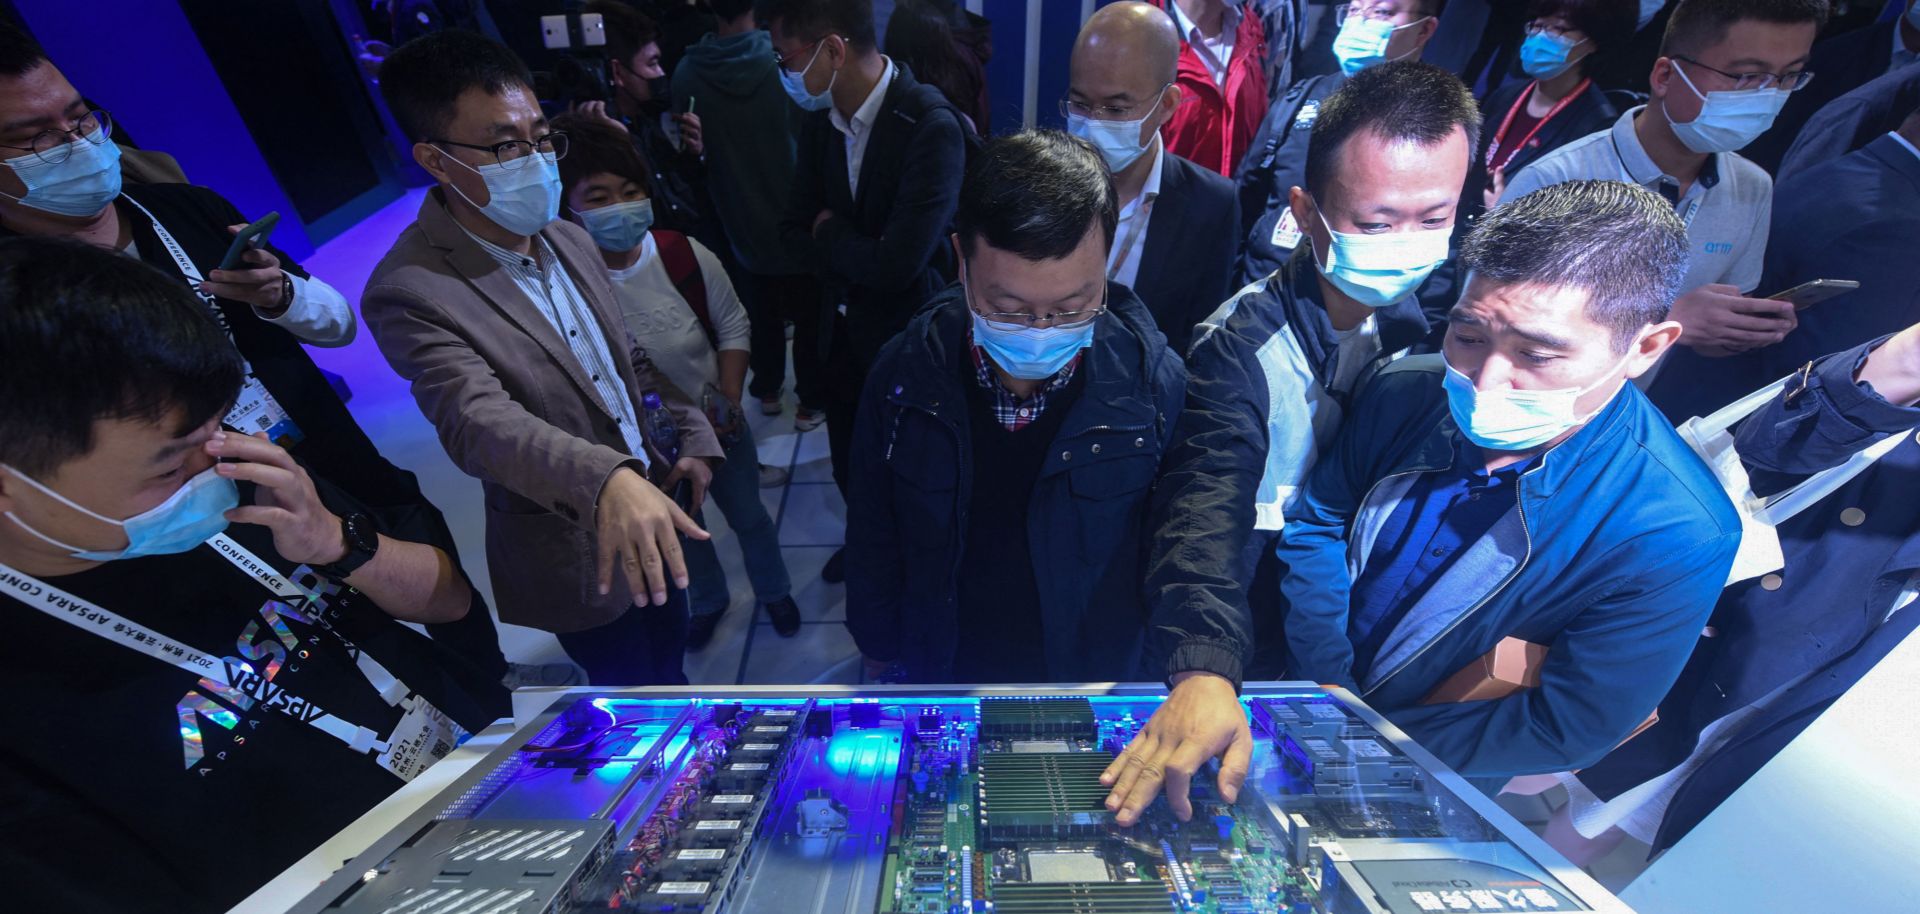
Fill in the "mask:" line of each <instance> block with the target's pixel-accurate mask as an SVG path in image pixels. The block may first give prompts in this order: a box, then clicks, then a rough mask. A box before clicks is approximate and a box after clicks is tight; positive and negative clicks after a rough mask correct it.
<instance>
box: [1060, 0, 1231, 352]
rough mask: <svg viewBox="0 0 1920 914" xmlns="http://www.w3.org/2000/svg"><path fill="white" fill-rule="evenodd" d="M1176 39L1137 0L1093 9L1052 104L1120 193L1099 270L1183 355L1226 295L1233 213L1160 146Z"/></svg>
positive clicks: (1171, 100) (1176, 103) (1218, 181)
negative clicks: (1061, 92)
mask: <svg viewBox="0 0 1920 914" xmlns="http://www.w3.org/2000/svg"><path fill="white" fill-rule="evenodd" d="M1179 55H1180V38H1179V35H1178V34H1176V33H1175V32H1174V29H1173V22H1172V20H1170V19H1168V18H1167V16H1166V14H1165V13H1162V12H1161V11H1159V10H1157V9H1154V8H1153V6H1152V5H1151V4H1146V3H1114V4H1110V5H1108V6H1104V7H1101V8H1100V11H1099V12H1097V13H1094V14H1093V17H1092V18H1090V19H1088V20H1087V24H1086V26H1085V27H1083V28H1082V29H1081V30H1080V38H1079V40H1078V41H1076V42H1075V43H1074V47H1073V59H1072V63H1071V64H1070V67H1069V70H1068V84H1067V97H1066V99H1065V100H1063V101H1062V102H1061V103H1060V108H1061V112H1062V113H1063V114H1065V115H1066V118H1067V132H1068V133H1071V134H1073V135H1074V136H1077V137H1080V138H1081V139H1084V140H1086V141H1087V142H1089V143H1092V144H1093V145H1094V147H1095V148H1097V149H1099V150H1100V157H1101V158H1102V159H1105V160H1106V163H1107V168H1108V169H1109V170H1111V171H1112V172H1113V183H1114V188H1115V190H1117V191H1118V192H1119V194H1120V223H1119V226H1118V227H1117V228H1116V229H1115V231H1114V243H1113V250H1112V252H1111V253H1109V254H1108V256H1107V277H1108V278H1110V279H1112V280H1113V281H1114V282H1117V283H1120V284H1122V285H1125V286H1129V287H1131V288H1132V289H1133V291H1134V293H1135V294H1137V295H1139V296H1140V300H1141V301H1143V302H1145V303H1146V306H1147V310H1148V311H1149V312H1151V313H1152V314H1153V319H1154V322H1155V323H1156V324H1158V325H1159V327H1160V332H1161V333H1163V334H1165V335H1166V337H1167V345H1168V346H1171V347H1172V348H1173V351H1174V354H1176V355H1179V356H1181V357H1182V358H1184V357H1185V356H1186V354H1187V344H1188V343H1189V342H1190V341H1191V340H1192V338H1193V327H1194V325H1195V324H1198V323H1199V322H1200V321H1202V320H1204V319H1205V318H1206V316H1207V315H1208V314H1210V313H1212V311H1213V309H1214V308H1216V307H1218V306H1219V305H1220V302H1221V301H1222V300H1223V299H1225V298H1226V296H1227V282H1228V281H1229V279H1230V278H1231V276H1232V271H1233V258H1234V252H1235V250H1236V249H1237V248H1238V247H1239V239H1240V234H1239V223H1240V217H1239V212H1238V210H1237V209H1236V208H1235V206H1234V198H1233V184H1232V183H1230V182H1229V181H1227V179H1225V178H1223V177H1221V176H1219V175H1218V174H1215V173H1213V172H1211V171H1208V170H1206V169H1204V168H1201V167H1200V166H1198V165H1195V164H1194V163H1192V162H1189V161H1187V160H1186V159H1183V158H1181V157H1179V156H1177V155H1174V154H1173V153H1172V152H1169V151H1168V150H1167V148H1166V145H1165V142H1164V141H1163V140H1162V139H1161V137H1160V126H1161V125H1162V124H1165V123H1166V122H1167V120H1168V119H1169V118H1171V117H1173V112H1174V110H1175V109H1177V108H1179V107H1180V102H1181V92H1180V87H1179V86H1177V85H1174V65H1175V62H1176V61H1177V60H1178V59H1179Z"/></svg>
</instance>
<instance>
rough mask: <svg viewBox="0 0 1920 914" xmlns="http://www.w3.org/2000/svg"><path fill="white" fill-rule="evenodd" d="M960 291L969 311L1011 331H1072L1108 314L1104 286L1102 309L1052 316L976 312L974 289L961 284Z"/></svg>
mask: <svg viewBox="0 0 1920 914" xmlns="http://www.w3.org/2000/svg"><path fill="white" fill-rule="evenodd" d="M960 289H961V292H962V294H964V295H965V296H966V298H967V310H969V311H972V312H973V313H975V314H978V315H980V317H981V319H983V320H985V321H986V322H987V323H989V324H997V325H999V326H1002V327H1006V328H1007V329H1010V330H1025V329H1028V328H1037V329H1045V328H1048V327H1059V328H1061V329H1071V328H1074V327H1084V326H1086V325H1087V324H1089V323H1091V322H1092V321H1093V320H1094V319H1095V318H1097V317H1099V316H1100V315H1102V314H1105V313H1107V292H1106V287H1105V285H1104V284H1102V286H1101V290H1100V307H1098V308H1081V309H1079V310H1077V311H1055V312H1054V313H1052V314H1042V315H1039V316H1035V315H1032V314H1028V313H1026V312H1025V311H979V310H976V309H975V308H974V307H973V287H972V286H969V285H967V284H966V283H961V285H960Z"/></svg>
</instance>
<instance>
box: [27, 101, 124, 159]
mask: <svg viewBox="0 0 1920 914" xmlns="http://www.w3.org/2000/svg"><path fill="white" fill-rule="evenodd" d="M112 136H113V118H112V117H109V116H108V115H107V112H106V111H105V110H103V109H100V108H95V109H93V110H92V111H89V112H87V113H85V114H82V115H80V116H79V117H78V118H75V119H74V121H73V126H72V127H68V128H67V129H65V130H62V129H59V128H57V127H56V128H50V129H47V130H43V131H41V132H40V133H39V134H38V135H37V136H35V137H34V138H33V139H32V140H29V141H28V142H27V145H25V146H10V145H7V144H4V143H0V149H17V150H19V151H21V152H25V153H30V154H32V155H33V156H34V157H35V158H38V159H39V160H40V161H42V162H45V163H47V164H48V165H58V164H60V163H61V162H65V161H66V160H67V159H69V158H72V156H73V150H74V146H73V144H74V143H75V142H76V141H79V140H86V141H87V142H89V143H92V144H93V145H95V146H103V145H105V144H106V143H107V141H108V140H109V139H111V138H112Z"/></svg>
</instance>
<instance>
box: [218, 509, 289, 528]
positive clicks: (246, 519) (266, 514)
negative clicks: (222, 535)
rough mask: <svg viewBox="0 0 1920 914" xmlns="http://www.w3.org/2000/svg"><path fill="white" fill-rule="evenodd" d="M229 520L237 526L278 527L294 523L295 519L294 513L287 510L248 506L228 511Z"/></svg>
mask: <svg viewBox="0 0 1920 914" xmlns="http://www.w3.org/2000/svg"><path fill="white" fill-rule="evenodd" d="M227 520H229V521H232V522H233V523H236V524H258V525H260V526H262V527H278V526H281V525H283V524H291V523H293V522H294V520H295V518H294V516H293V512H292V511H288V510H287V509H285V508H269V507H265V506H262V505H248V506H246V507H241V508H234V509H232V510H230V511H228V512H227Z"/></svg>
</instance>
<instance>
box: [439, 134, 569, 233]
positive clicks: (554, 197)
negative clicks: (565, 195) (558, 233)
mask: <svg viewBox="0 0 1920 914" xmlns="http://www.w3.org/2000/svg"><path fill="white" fill-rule="evenodd" d="M446 160H447V161H449V162H454V163H456V164H458V165H459V166H460V167H461V168H465V169H466V170H468V171H471V172H473V173H474V174H477V175H479V176H480V180H482V181H485V182H486V183H487V205H486V206H481V205H480V204H478V203H473V198H472V197H469V196H467V195H466V194H464V193H461V191H460V188H458V187H454V185H453V184H452V183H451V182H449V183H448V185H447V186H448V187H453V192H454V193H456V194H460V198H461V199H463V200H465V201H467V202H468V203H472V204H473V207H474V208H475V209H477V210H479V211H480V214H481V215H483V216H485V217H487V218H488V219H491V220H493V224H495V225H497V226H500V227H501V228H503V229H506V230H507V231H509V232H512V233H514V234H515V235H521V236H525V237H529V238H530V237H532V236H534V235H538V234H540V230H541V229H543V228H546V227H547V223H549V222H552V221H553V220H554V219H555V218H556V217H558V216H559V215H560V159H559V157H558V156H555V155H554V154H553V153H551V152H535V153H534V154H532V155H530V156H527V157H525V158H522V159H520V160H519V161H517V162H515V163H514V165H513V167H511V168H509V167H507V165H506V163H504V162H495V163H493V164H491V165H482V166H480V167H478V168H475V167H473V166H472V165H468V164H467V163H465V162H462V161H460V160H459V159H456V158H454V157H453V156H452V155H451V154H447V155H446Z"/></svg>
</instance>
